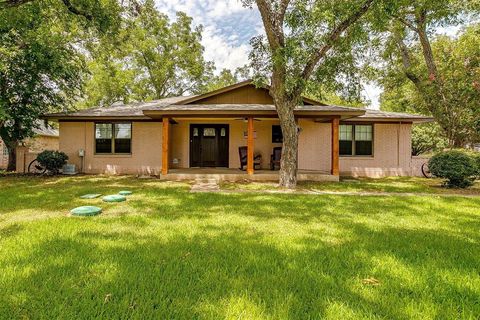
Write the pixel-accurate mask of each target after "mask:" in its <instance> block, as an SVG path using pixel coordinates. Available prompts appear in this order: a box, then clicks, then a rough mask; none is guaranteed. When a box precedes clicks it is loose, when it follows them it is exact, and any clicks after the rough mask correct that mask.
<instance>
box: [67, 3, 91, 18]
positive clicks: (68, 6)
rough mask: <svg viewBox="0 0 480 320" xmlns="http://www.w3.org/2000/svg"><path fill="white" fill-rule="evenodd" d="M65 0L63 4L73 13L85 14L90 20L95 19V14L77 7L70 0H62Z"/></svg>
mask: <svg viewBox="0 0 480 320" xmlns="http://www.w3.org/2000/svg"><path fill="white" fill-rule="evenodd" d="M62 1H63V4H64V5H65V6H66V7H67V9H68V11H70V12H71V13H73V14H76V15H78V16H83V17H85V19H87V20H88V21H92V20H93V16H92V15H91V14H89V13H86V12H84V11H81V10H79V9H77V8H75V7H74V6H73V5H72V3H71V2H70V0H62Z"/></svg>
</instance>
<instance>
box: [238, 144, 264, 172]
mask: <svg viewBox="0 0 480 320" xmlns="http://www.w3.org/2000/svg"><path fill="white" fill-rule="evenodd" d="M238 155H239V156H240V170H245V169H243V167H244V166H246V165H247V157H248V147H238ZM261 164H262V155H261V154H256V155H254V156H253V167H254V168H255V169H258V168H259V167H260V165H261Z"/></svg>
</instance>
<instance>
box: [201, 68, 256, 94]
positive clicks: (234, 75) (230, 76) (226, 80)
mask: <svg viewBox="0 0 480 320" xmlns="http://www.w3.org/2000/svg"><path fill="white" fill-rule="evenodd" d="M251 73H252V72H251V70H250V69H249V66H248V65H245V66H243V67H239V68H237V69H235V71H233V72H232V70H230V69H223V70H222V71H220V73H219V74H218V75H212V76H211V77H210V79H208V81H207V83H206V84H205V88H204V89H203V90H202V91H203V92H209V91H213V90H216V89H220V88H224V87H226V86H230V85H232V84H235V83H238V82H240V81H244V80H248V79H250V77H251Z"/></svg>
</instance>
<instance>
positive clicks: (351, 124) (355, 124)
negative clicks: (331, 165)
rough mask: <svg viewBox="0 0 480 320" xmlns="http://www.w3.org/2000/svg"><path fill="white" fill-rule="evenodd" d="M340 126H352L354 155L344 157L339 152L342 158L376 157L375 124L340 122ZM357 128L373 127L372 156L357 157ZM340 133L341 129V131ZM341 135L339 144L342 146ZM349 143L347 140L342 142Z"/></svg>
mask: <svg viewBox="0 0 480 320" xmlns="http://www.w3.org/2000/svg"><path fill="white" fill-rule="evenodd" d="M340 125H350V126H352V154H351V155H342V154H340V150H339V157H340V158H368V159H371V158H374V157H375V124H374V123H364V122H340ZM355 126H371V127H372V154H371V155H356V152H355V151H356V150H355ZM339 131H340V129H339ZM340 141H341V140H340V135H339V138H338V143H339V144H340ZM342 141H347V140H342Z"/></svg>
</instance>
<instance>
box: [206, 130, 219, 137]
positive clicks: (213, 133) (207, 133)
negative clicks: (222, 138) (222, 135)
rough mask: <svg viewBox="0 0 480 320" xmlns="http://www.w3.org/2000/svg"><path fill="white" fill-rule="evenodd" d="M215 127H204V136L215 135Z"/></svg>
mask: <svg viewBox="0 0 480 320" xmlns="http://www.w3.org/2000/svg"><path fill="white" fill-rule="evenodd" d="M215 135H216V134H215V128H203V136H204V137H215Z"/></svg>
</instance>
